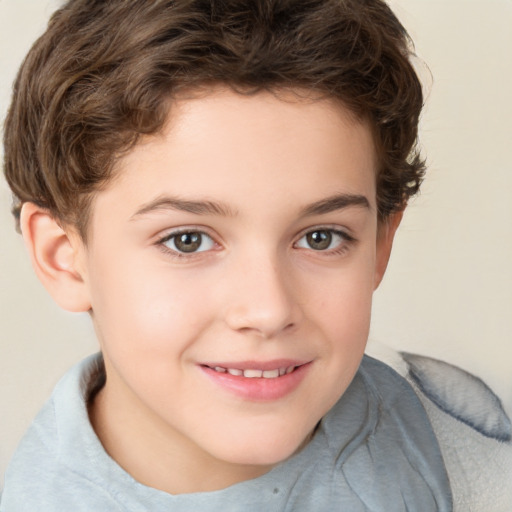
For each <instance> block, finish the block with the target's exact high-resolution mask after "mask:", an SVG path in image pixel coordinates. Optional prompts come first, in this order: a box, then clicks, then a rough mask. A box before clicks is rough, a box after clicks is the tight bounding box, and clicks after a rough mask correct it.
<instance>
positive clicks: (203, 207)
mask: <svg viewBox="0 0 512 512" xmlns="http://www.w3.org/2000/svg"><path fill="white" fill-rule="evenodd" d="M165 210H177V211H182V212H188V213H194V214H196V215H221V216H225V217H233V216H235V215H236V212H234V211H233V210H232V209H231V208H230V207H229V206H228V205H225V204H222V203H217V202H214V201H207V200H206V201H189V200H184V199H180V198H178V197H170V196H165V197H158V198H156V199H154V200H153V201H150V202H149V203H146V204H145V205H143V206H142V207H141V208H140V209H139V210H137V211H136V212H135V213H134V214H133V215H132V217H131V218H132V219H135V218H137V217H140V216H142V215H146V214H148V213H152V212H157V211H165Z"/></svg>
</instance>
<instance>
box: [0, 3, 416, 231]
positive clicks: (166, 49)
mask: <svg viewBox="0 0 512 512" xmlns="http://www.w3.org/2000/svg"><path fill="white" fill-rule="evenodd" d="M410 57H411V42H410V39H409V37H408V35H407V32H406V31H405V29H404V28H403V26H402V25H401V24H400V22H399V21H398V20H397V18H396V17H395V15H394V14H393V12H392V11H391V10H390V8H389V7H388V6H387V5H386V4H385V3H384V2H383V1H381V0H251V1H248V0H129V1H126V0H69V1H68V2H67V3H66V4H65V5H64V6H63V7H62V8H61V9H59V10H58V11H57V12H56V13H55V14H54V15H53V16H52V18H51V20H50V22H49V25H48V29H47V31H46V32H45V33H44V34H43V35H42V36H41V37H40V38H39V39H38V40H37V41H36V43H35V44H34V46H33V47H32V49H31V50H30V52H29V54H28V55H27V57H26V59H25V62H24V63H23V65H22V67H21V69H20V71H19V74H18V77H17V79H16V82H15V85H14V93H13V100H12V105H11V107H10V110H9V113H8V116H7V119H6V123H5V132H4V133H5V135H4V144H5V175H6V177H7V181H8V183H9V185H10V187H11V189H12V191H13V194H14V207H13V211H14V214H15V216H17V217H18V219H19V211H20V209H21V205H22V204H23V203H24V202H26V201H31V202H34V203H36V204H37V205H39V206H41V207H44V208H47V209H48V210H49V211H50V212H51V213H52V214H53V215H54V217H55V218H56V219H58V220H59V221H61V222H63V223H70V224H72V225H75V226H76V227H77V228H78V229H79V232H80V233H81V235H82V236H83V237H85V234H86V225H87V219H88V209H89V205H90V199H91V197H92V194H93V192H94V191H96V190H98V189H99V188H100V187H101V186H102V185H104V184H106V183H107V182H108V180H109V178H110V177H111V175H112V169H113V165H114V163H115V161H116V159H117V158H118V157H119V155H121V154H122V153H123V152H124V151H126V150H127V149H129V148H131V147H132V146H133V145H134V144H135V143H136V142H137V140H138V138H139V137H140V136H141V135H144V134H154V133H157V132H158V131H159V130H160V129H161V128H162V126H163V124H164V122H165V120H166V117H167V113H168V105H169V101H168V100H169V98H170V97H171V98H172V97H173V95H175V94H177V93H178V92H179V91H182V90H186V89H190V88H194V87H198V86H208V85H209V84H217V83H222V84H226V85H229V86H231V87H233V88H235V89H236V90H243V91H245V92H257V91H260V90H278V89H279V88H283V87H284V88H290V87H291V88H301V89H306V90H308V91H312V92H315V93H320V94H322V95H326V96H328V97H331V98H336V99H339V100H340V101H341V102H342V103H343V104H344V105H345V106H346V107H348V108H349V109H350V110H351V111H352V112H353V113H355V114H356V115H357V116H358V117H360V118H364V119H366V120H367V121H368V122H369V124H370V126H371V127H372V130H373V135H374V141H375V145H376V149H377V154H378V157H379V169H378V177H377V204H378V212H379V218H380V219H385V218H386V217H387V216H388V215H389V214H390V213H392V212H394V211H397V210H400V209H402V208H404V207H405V205H406V203H407V201H408V199H409V197H410V196H411V195H413V194H415V193H416V192H417V191H418V189H419V185H420V183H421V180H422V177H423V172H424V167H425V165H424V161H423V160H422V159H421V157H420V156H419V153H418V151H417V149H416V140H417V129H418V119H419V115H420V111H421V108H422V104H423V98H422V90H421V84H420V82H419V79H418V77H417V75H416V73H415V71H414V69H413V66H412V65H411V63H410Z"/></svg>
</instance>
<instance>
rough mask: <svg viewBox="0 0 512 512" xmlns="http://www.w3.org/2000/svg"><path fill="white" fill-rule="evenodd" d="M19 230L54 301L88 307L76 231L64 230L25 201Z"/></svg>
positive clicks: (81, 250) (46, 213) (75, 308)
mask: <svg viewBox="0 0 512 512" xmlns="http://www.w3.org/2000/svg"><path fill="white" fill-rule="evenodd" d="M20 224H21V232H22V235H23V239H24V241H25V245H26V247H27V249H28V252H29V255H30V259H31V262H32V266H33V267H34V270H35V272H36V274H37V277H38V278H39V280H40V281H41V283H42V284H43V286H44V287H45V288H46V290H47V291H48V292H49V293H50V295H51V296H52V297H53V299H54V300H55V302H57V304H58V305H59V306H60V307H61V308H63V309H65V310H67V311H73V312H79V311H89V310H90V309H91V304H90V301H89V295H88V289H87V286H86V283H85V282H84V279H83V277H82V274H83V272H81V271H80V268H79V263H80V261H81V259H83V258H82V256H83V255H84V246H83V243H82V241H81V238H80V237H79V236H78V234H76V233H73V232H71V230H68V232H66V231H65V230H64V229H63V228H62V227H61V226H60V224H59V223H58V222H57V221H56V220H55V219H54V217H53V216H52V215H51V214H50V212H49V211H48V210H46V209H44V208H40V207H38V206H36V205H35V204H33V203H25V204H24V205H23V207H22V210H21V217H20Z"/></svg>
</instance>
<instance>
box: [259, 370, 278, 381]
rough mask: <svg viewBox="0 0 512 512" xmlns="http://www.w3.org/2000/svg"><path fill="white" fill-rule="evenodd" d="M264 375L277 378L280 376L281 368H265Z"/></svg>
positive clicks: (267, 377) (268, 377) (266, 377)
mask: <svg viewBox="0 0 512 512" xmlns="http://www.w3.org/2000/svg"><path fill="white" fill-rule="evenodd" d="M263 377H264V378H265V379H275V378H276V377H279V370H265V371H264V372H263Z"/></svg>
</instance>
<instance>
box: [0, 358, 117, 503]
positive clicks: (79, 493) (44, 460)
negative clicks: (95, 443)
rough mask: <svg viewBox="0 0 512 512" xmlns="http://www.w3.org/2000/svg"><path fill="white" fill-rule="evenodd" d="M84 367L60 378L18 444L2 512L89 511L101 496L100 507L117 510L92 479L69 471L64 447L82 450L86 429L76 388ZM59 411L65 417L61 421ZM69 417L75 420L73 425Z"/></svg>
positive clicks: (84, 410)
mask: <svg viewBox="0 0 512 512" xmlns="http://www.w3.org/2000/svg"><path fill="white" fill-rule="evenodd" d="M91 361H92V360H91ZM89 363H90V361H87V362H85V364H89ZM84 367H85V365H84V364H81V365H79V366H77V367H75V368H73V369H72V370H71V371H70V372H68V373H67V374H66V375H65V376H64V377H63V379H61V381H60V382H59V383H58V384H57V386H56V388H55V390H54V392H53V394H52V396H51V398H50V399H49V400H48V401H47V402H46V404H45V405H44V406H43V408H42V409H41V411H40V412H39V414H38V415H37V416H36V418H35V419H34V421H33V422H32V424H31V426H30V427H29V429H28V430H27V432H26V434H25V435H24V437H23V439H22V440H21V442H20V444H19V446H18V448H17V450H16V452H15V454H14V456H13V458H12V460H11V462H10V464H9V466H8V468H7V471H6V474H5V484H4V490H3V492H2V496H1V503H0V511H1V512H4V511H5V512H18V511H25V510H40V511H46V510H48V511H54V510H57V509H58V510H76V511H80V510H91V508H88V507H90V506H91V505H99V504H100V502H97V501H96V499H93V503H91V501H90V500H91V497H92V496H98V497H101V499H102V501H101V504H102V505H104V504H105V503H108V504H109V506H111V508H110V510H113V511H114V510H118V507H117V505H116V504H115V503H114V502H113V501H111V499H110V497H109V496H107V495H106V493H104V492H102V490H101V489H98V488H97V485H96V484H95V483H94V482H93V481H92V480H89V479H87V478H84V477H83V475H80V474H79V473H78V472H77V471H75V470H74V469H73V468H72V467H71V466H70V461H69V460H70V458H71V454H70V453H69V452H68V450H67V449H66V444H67V443H68V442H69V440H70V438H73V439H72V442H73V443H74V444H75V445H77V446H80V444H81V443H83V442H84V441H85V440H84V436H83V431H84V428H86V427H87V425H86V424H88V422H87V409H86V405H85V402H84V400H83V399H82V396H81V395H82V393H81V391H82V390H81V388H80V383H81V382H80V379H81V375H82V373H81V372H82V369H83V368H84ZM63 410H65V411H66V418H62V411H63ZM67 418H73V420H72V422H69V421H66V420H67ZM74 462H75V463H76V462H77V461H74ZM87 496H89V498H87V499H85V498H86V497H87ZM85 502H87V503H85ZM84 507H85V508H84Z"/></svg>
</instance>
